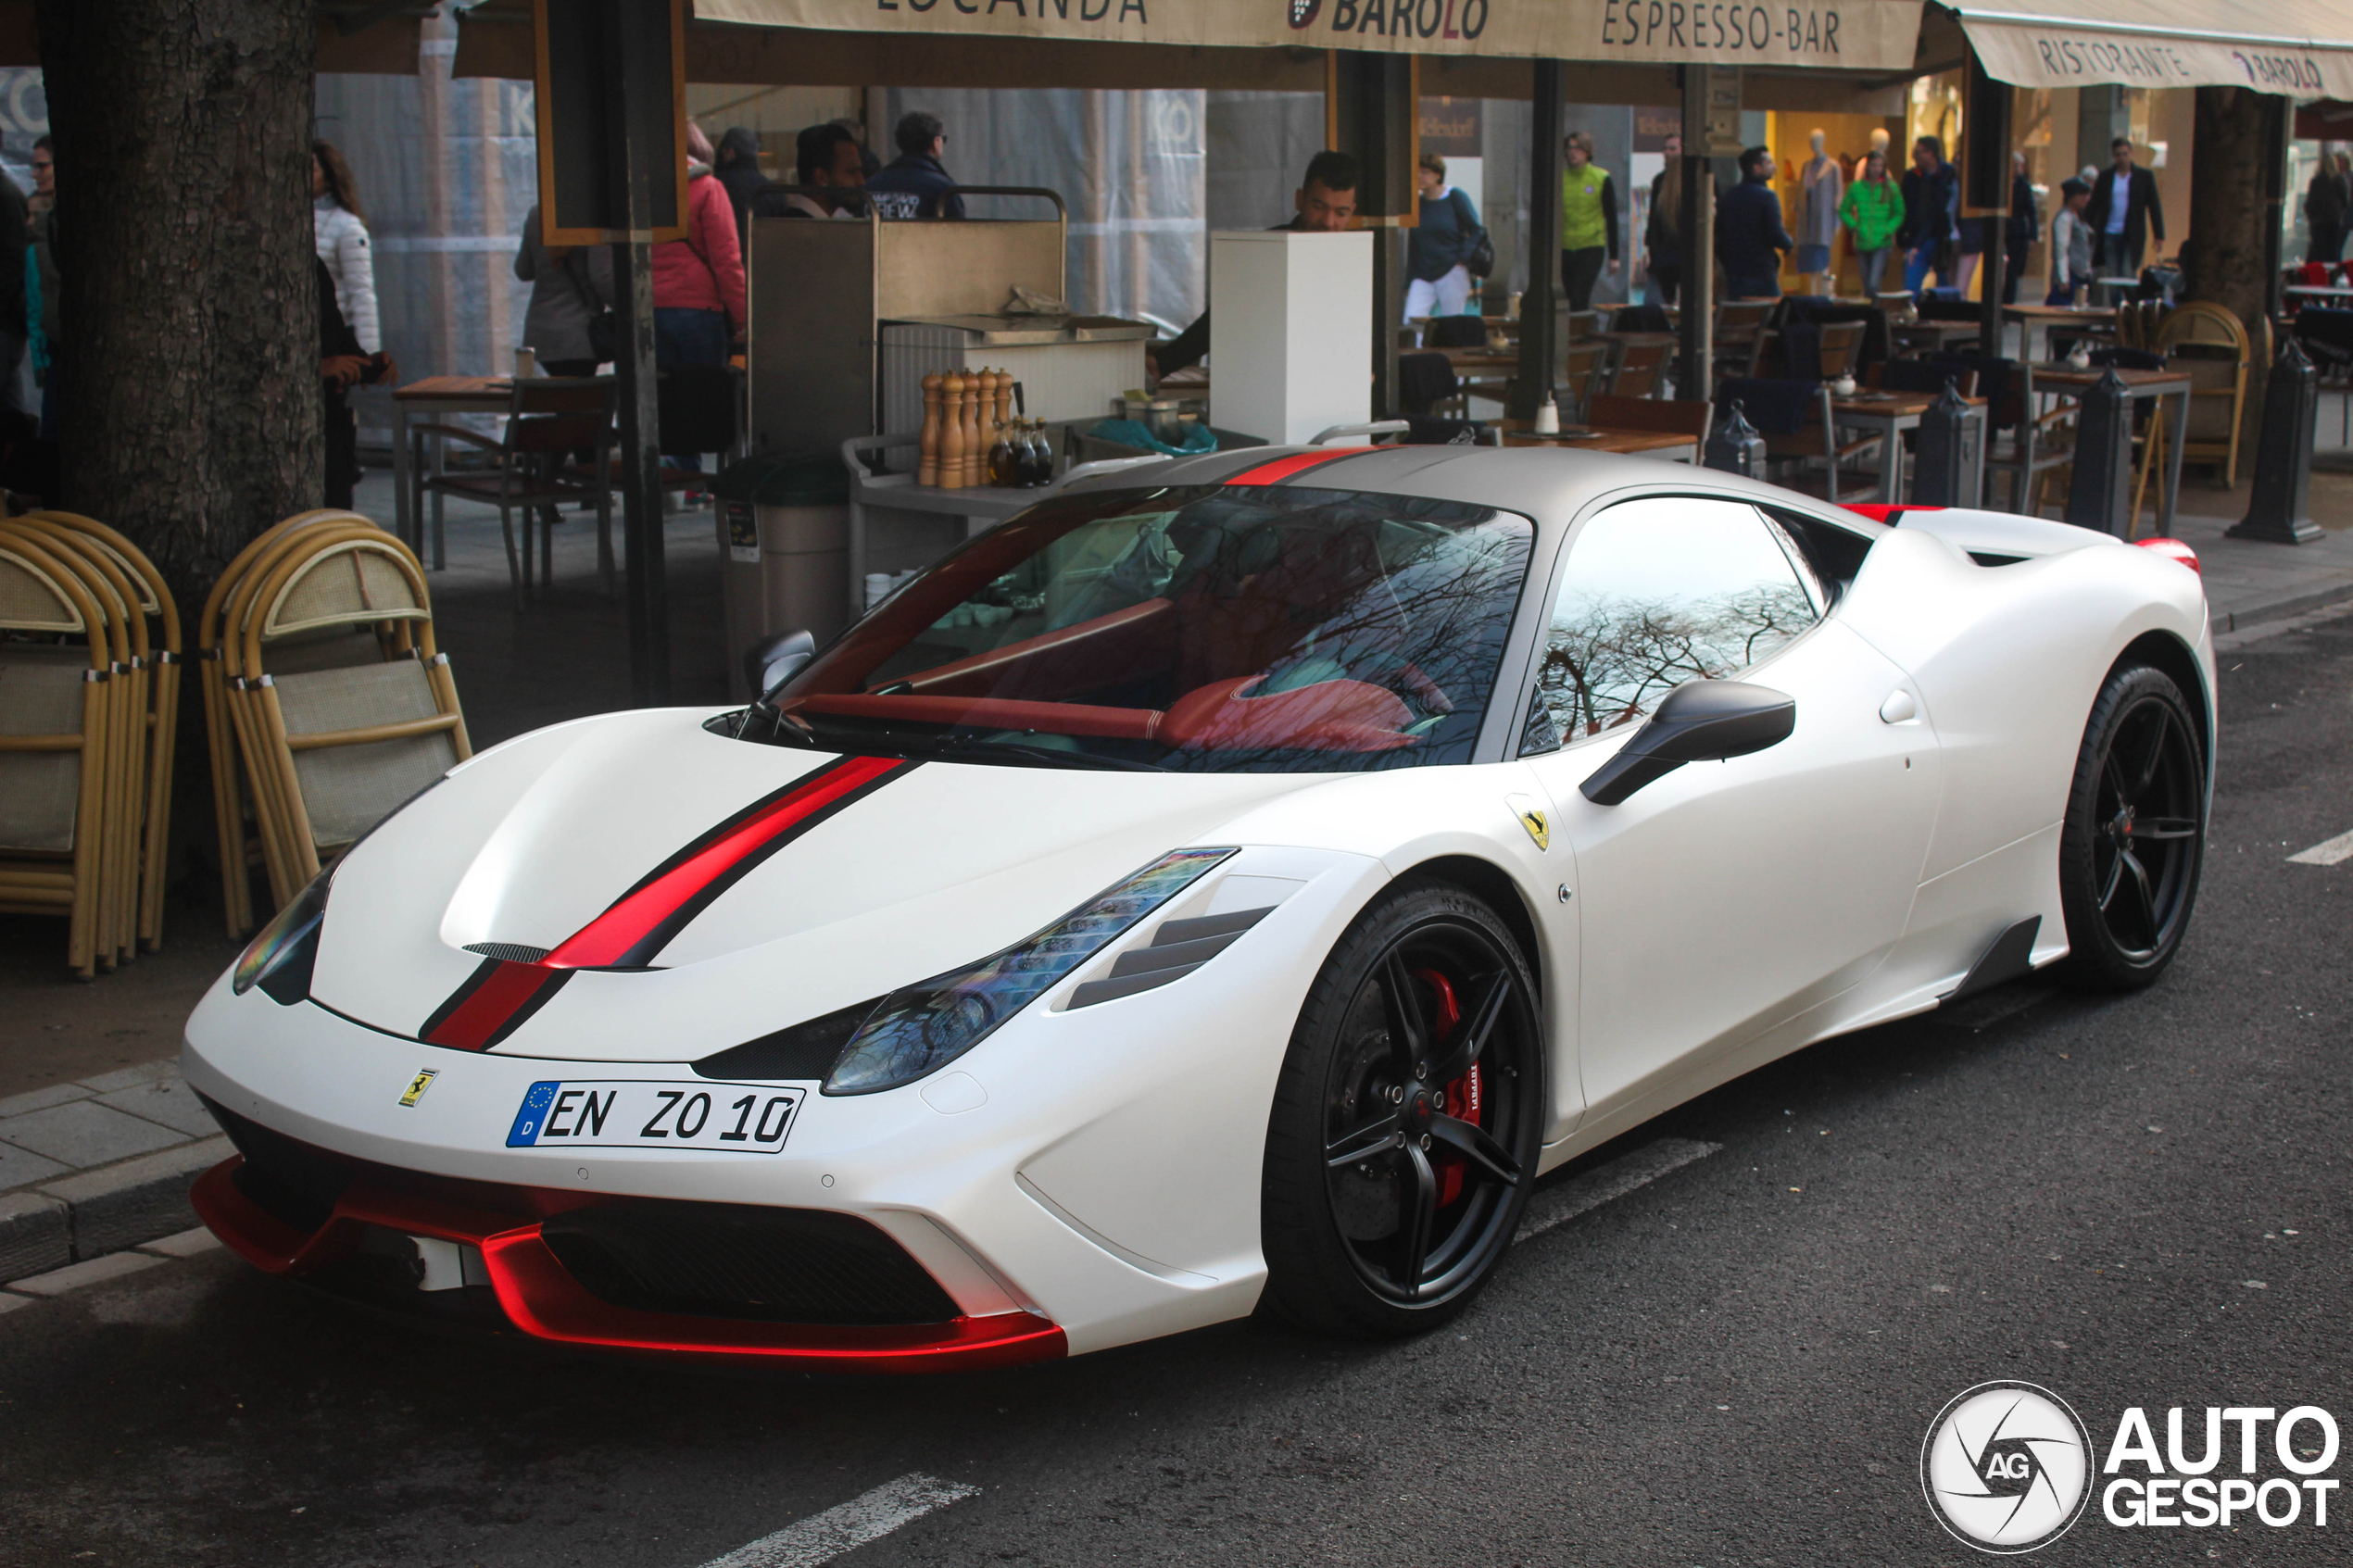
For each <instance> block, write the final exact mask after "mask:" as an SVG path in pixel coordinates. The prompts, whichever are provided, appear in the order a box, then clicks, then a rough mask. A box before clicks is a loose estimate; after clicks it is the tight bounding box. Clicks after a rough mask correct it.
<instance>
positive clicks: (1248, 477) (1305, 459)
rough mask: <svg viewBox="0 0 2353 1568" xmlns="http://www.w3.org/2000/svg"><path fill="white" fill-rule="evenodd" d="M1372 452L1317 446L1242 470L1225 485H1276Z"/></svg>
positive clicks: (1350, 448) (1350, 447)
mask: <svg viewBox="0 0 2353 1568" xmlns="http://www.w3.org/2000/svg"><path fill="white" fill-rule="evenodd" d="M1372 450H1373V448H1372V447H1370V446H1318V447H1316V448H1315V450H1314V451H1313V452H1293V453H1292V454H1290V456H1289V457H1287V458H1275V459H1274V460H1273V461H1271V462H1265V463H1261V464H1259V465H1258V466H1257V467H1256V468H1253V469H1244V470H1242V471H1241V472H1239V473H1238V474H1236V475H1234V477H1233V478H1231V479H1229V480H1227V481H1226V483H1228V484H1277V483H1281V482H1282V481H1284V480H1286V479H1289V478H1290V476H1291V475H1293V474H1295V473H1298V472H1299V471H1300V470H1302V469H1312V468H1314V467H1315V466H1316V465H1317V464H1319V463H1328V462H1330V461H1331V460H1332V459H1334V458H1353V457H1354V456H1356V455H1357V454H1358V453H1360V452H1370V451H1372Z"/></svg>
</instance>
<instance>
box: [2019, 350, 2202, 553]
mask: <svg viewBox="0 0 2353 1568" xmlns="http://www.w3.org/2000/svg"><path fill="white" fill-rule="evenodd" d="M2108 373H2109V372H2108V370H2107V369H2105V368H2103V367H2101V366H2097V365H2095V366H2093V367H2092V368H2091V369H2089V370H2077V369H2076V368H2075V367H2074V366H2072V365H2069V364H2066V363H2063V362H2062V363H2059V364H2055V365H2037V366H2035V367H2034V391H2035V394H2036V395H2038V396H2039V395H2042V394H2044V393H2046V392H2047V393H2053V394H2056V395H2060V396H2077V397H2080V396H2082V394H2083V392H2084V391H2085V390H2086V389H2087V388H2089V387H2092V386H2095V385H2096V384H2097V383H2098V382H2099V379H2100V378H2101V377H2102V376H2104V375H2107V374H2108ZM2115 374H2116V378H2117V379H2118V380H2119V381H2120V382H2122V383H2124V395H2125V396H2126V397H2127V398H2128V399H2130V400H2131V401H2133V402H2135V403H2137V402H2139V401H2141V400H2142V399H2143V398H2155V399H2157V400H2158V418H2159V419H2165V418H2166V415H2165V400H2166V399H2168V398H2171V399H2174V400H2176V401H2175V408H2174V410H2173V413H2172V417H2171V419H2170V420H2167V422H2166V429H2165V445H2166V454H2165V483H2164V486H2163V493H2162V495H2161V496H2160V498H2159V500H2158V510H2157V531H2158V533H2171V532H2172V531H2173V512H2174V508H2175V507H2176V506H2177V505H2178V503H2179V502H2180V500H2181V496H2182V442H2183V437H2184V436H2186V435H2187V434H2188V433H2189V425H2190V391H2191V388H2192V387H2193V386H2194V385H2195V384H2196V383H2193V382H2192V381H2191V379H2190V377H2189V375H2188V373H2187V372H2186V371H2182V370H2122V369H2119V370H2116V372H2115ZM2139 521H2140V520H2139V517H2138V516H2137V515H2135V517H2134V518H2133V523H2134V525H2137V524H2138V522H2139Z"/></svg>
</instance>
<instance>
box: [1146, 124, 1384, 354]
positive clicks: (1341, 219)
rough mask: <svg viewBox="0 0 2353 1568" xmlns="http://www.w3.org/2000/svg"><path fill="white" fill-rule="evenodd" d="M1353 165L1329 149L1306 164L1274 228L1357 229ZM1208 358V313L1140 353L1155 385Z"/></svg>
mask: <svg viewBox="0 0 2353 1568" xmlns="http://www.w3.org/2000/svg"><path fill="white" fill-rule="evenodd" d="M1356 182H1357V172H1356V160H1355V159H1354V158H1353V157H1349V155H1348V154H1346V153H1336V152H1333V151H1331V150H1329V149H1328V148H1327V149H1326V150H1325V151H1323V152H1320V153H1317V154H1316V155H1315V157H1312V158H1309V159H1308V160H1307V173H1306V175H1305V176H1304V177H1303V178H1302V179H1301V181H1300V182H1299V189H1298V190H1296V191H1294V192H1292V193H1291V205H1292V206H1293V207H1296V208H1298V211H1297V212H1295V213H1293V214H1292V216H1291V220H1290V222H1288V223H1277V224H1275V225H1274V228H1273V229H1270V230H1269V231H1268V232H1270V233H1271V232H1274V230H1275V229H1292V230H1298V231H1302V232H1307V233H1312V234H1339V233H1344V232H1347V231H1348V230H1350V229H1353V228H1354V227H1355V226H1356ZM1208 353H1209V312H1208V311H1206V310H1204V311H1202V313H1201V319H1200V320H1197V321H1195V322H1194V323H1193V324H1192V325H1191V326H1189V327H1187V328H1186V329H1185V330H1184V331H1183V332H1179V333H1177V334H1176V336H1175V337H1173V338H1170V339H1169V340H1168V342H1167V343H1165V344H1164V345H1161V346H1160V347H1158V348H1153V349H1148V350H1146V351H1145V354H1144V368H1145V369H1146V370H1148V371H1149V372H1150V373H1151V378H1152V379H1153V380H1154V381H1158V380H1159V379H1160V378H1161V377H1163V376H1165V375H1173V374H1175V373H1176V371H1178V370H1186V369H1189V367H1191V366H1194V365H1198V364H1200V363H1201V362H1202V359H1203V358H1205V357H1207V355H1208Z"/></svg>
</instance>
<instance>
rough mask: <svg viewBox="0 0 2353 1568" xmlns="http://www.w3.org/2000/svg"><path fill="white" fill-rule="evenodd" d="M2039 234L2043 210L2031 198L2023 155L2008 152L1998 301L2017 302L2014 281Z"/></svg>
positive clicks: (2031, 182) (2023, 266) (2030, 187)
mask: <svg viewBox="0 0 2353 1568" xmlns="http://www.w3.org/2000/svg"><path fill="white" fill-rule="evenodd" d="M2042 237H2043V213H2042V209H2041V207H2039V206H2038V205H2037V203H2036V202H2035V200H2034V182H2033V181H2032V180H2029V179H2028V178H2027V177H2026V155H2025V154H2024V153H2012V154H2011V155H2010V215H2009V218H2008V219H2007V220H2006V221H2005V222H2004V224H2003V226H2002V303H2003V304H2004V305H2016V304H2017V303H2018V281H2019V279H2020V277H2021V276H2023V275H2024V273H2025V271H2026V257H2027V253H2028V252H2029V251H2031V250H2032V249H2033V248H2034V242H2035V241H2037V240H2039V239H2041V238H2042Z"/></svg>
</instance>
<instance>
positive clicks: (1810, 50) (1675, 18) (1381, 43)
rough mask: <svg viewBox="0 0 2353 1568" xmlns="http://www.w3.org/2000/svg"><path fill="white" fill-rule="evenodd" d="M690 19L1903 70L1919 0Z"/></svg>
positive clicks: (958, 5) (813, 2) (1511, 2)
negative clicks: (1793, 3) (1772, 3)
mask: <svg viewBox="0 0 2353 1568" xmlns="http://www.w3.org/2000/svg"><path fill="white" fill-rule="evenodd" d="M695 14H696V15H697V16H698V17H699V18H702V19H706V20H710V21H725V22H744V23H751V24H754V25H764V26H770V27H803V28H818V29H825V30H831V31H856V32H872V31H893V30H898V31H909V32H950V33H963V34H968V35H974V36H981V37H1003V38H1019V37H1035V38H1053V39H1095V40H1101V41H1104V42H1114V43H1123V44H1190V45H1213V46H1226V47H1241V48H1280V47H1284V46H1286V45H1293V46H1300V47H1305V48H1315V49H1369V50H1378V51H1384V52H1389V53H1399V54H1432V55H1479V56H1496V57H1504V58H1513V57H1519V58H1529V59H1571V60H1591V61H1609V60H1629V61H1642V62H1645V63H1658V62H1666V63H1678V62H1681V61H1686V60H1701V61H1708V62H1713V63H1719V64H1730V65H1758V66H1780V67H1788V66H1823V67H1831V68H1836V69H1846V70H1908V69H1911V65H1912V57H1913V52H1914V46H1915V44H1916V43H1917V41H1918V39H1919V17H1920V0H1806V3H1803V4H1795V5H1792V4H1774V5H1768V4H1762V3H1748V0H697V3H696V6H695Z"/></svg>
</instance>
